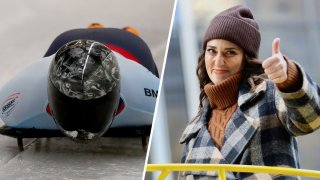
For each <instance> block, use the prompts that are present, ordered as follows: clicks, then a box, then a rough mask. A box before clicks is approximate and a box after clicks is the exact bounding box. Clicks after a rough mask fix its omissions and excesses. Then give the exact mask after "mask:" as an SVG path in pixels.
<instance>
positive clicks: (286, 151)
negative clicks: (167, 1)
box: [180, 5, 320, 179]
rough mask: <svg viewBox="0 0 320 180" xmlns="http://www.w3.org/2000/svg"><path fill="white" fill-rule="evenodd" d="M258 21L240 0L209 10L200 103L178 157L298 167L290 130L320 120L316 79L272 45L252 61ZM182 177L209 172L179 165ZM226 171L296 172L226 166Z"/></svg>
mask: <svg viewBox="0 0 320 180" xmlns="http://www.w3.org/2000/svg"><path fill="white" fill-rule="evenodd" d="M260 39H261V38H260V32H259V27H258V24H257V23H256V22H255V20H254V19H253V16H252V14H251V12H250V10H249V9H248V8H247V7H244V6H241V5H239V6H235V7H232V8H230V9H227V10H225V11H223V12H221V13H220V14H218V15H217V16H215V17H214V18H213V20H212V21H211V23H210V25H209V27H208V29H207V31H206V34H205V36H204V43H203V52H202V53H201V55H200V57H199V59H198V67H197V75H198V78H199V81H200V90H201V93H200V105H199V107H200V110H199V113H198V116H197V117H196V118H194V119H193V120H192V121H191V122H190V123H189V124H188V126H187V128H186V129H185V131H184V133H183V135H182V137H181V140H180V143H183V144H184V151H183V156H182V160H181V161H182V163H212V164H243V165H261V166H282V167H293V168H299V161H298V149H297V143H296V140H295V136H298V135H304V134H308V133H311V132H313V131H314V130H316V129H318V128H319V126H320V117H319V114H320V102H319V92H320V89H319V87H318V86H317V85H316V84H315V83H314V82H313V81H312V80H311V79H310V78H309V77H308V76H307V75H306V73H305V72H304V70H303V69H302V67H301V66H300V65H298V64H297V63H296V62H294V61H293V60H289V59H288V58H286V57H284V56H282V55H281V53H280V50H279V49H280V39H279V38H276V39H275V40H274V41H273V43H272V56H271V57H269V58H267V59H266V60H265V61H264V62H263V64H261V63H259V62H258V61H257V58H258V51H259V46H260ZM180 176H181V177H182V178H186V179H202V178H204V179H207V178H209V179H210V178H215V177H217V175H216V173H214V172H183V173H181V175H180ZM227 176H228V178H230V179H245V178H248V179H274V178H279V177H281V178H283V179H296V177H289V176H281V175H271V174H261V173H255V174H250V173H229V174H228V175H227Z"/></svg>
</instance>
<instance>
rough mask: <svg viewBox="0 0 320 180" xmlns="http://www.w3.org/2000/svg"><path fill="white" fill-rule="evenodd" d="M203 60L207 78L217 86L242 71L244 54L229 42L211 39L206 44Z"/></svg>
mask: <svg viewBox="0 0 320 180" xmlns="http://www.w3.org/2000/svg"><path fill="white" fill-rule="evenodd" d="M204 59H205V64H206V69H207V73H208V75H209V78H210V79H211V81H212V82H213V83H214V84H218V83H220V82H222V81H223V80H225V79H227V78H228V77H230V76H232V75H234V74H236V73H238V72H240V71H241V70H242V66H243V65H242V64H243V62H244V53H243V50H242V49H241V48H240V47H239V46H237V45H236V44H234V43H232V42H230V41H227V40H223V39H212V40H210V41H208V43H207V47H206V51H205V56H204Z"/></svg>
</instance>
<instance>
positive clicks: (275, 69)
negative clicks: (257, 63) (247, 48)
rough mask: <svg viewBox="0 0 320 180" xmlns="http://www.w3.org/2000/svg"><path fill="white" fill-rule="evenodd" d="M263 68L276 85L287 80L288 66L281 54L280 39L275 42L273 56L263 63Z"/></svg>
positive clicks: (273, 43)
mask: <svg viewBox="0 0 320 180" xmlns="http://www.w3.org/2000/svg"><path fill="white" fill-rule="evenodd" d="M262 67H263V69H264V72H265V73H266V74H267V75H268V78H269V79H270V80H272V81H273V82H274V83H277V84H281V83H283V82H284V81H286V80H287V78H288V75H287V69H288V64H287V62H286V60H284V58H283V56H282V54H281V52H280V38H275V39H274V40H273V42H272V56H271V57H269V58H267V59H266V60H265V61H264V62H263V63H262Z"/></svg>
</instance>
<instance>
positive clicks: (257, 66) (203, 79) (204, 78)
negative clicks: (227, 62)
mask: <svg viewBox="0 0 320 180" xmlns="http://www.w3.org/2000/svg"><path fill="white" fill-rule="evenodd" d="M204 56H205V50H204V51H202V53H201V54H200V56H199V58H198V66H197V70H196V74H197V76H198V79H199V84H200V95H199V100H200V104H199V108H202V107H203V104H202V102H203V100H205V99H206V98H207V95H206V93H205V92H204V86H205V85H206V84H208V83H211V80H210V78H209V75H208V73H207V70H206V65H205V60H204ZM244 59H245V64H244V69H243V72H244V74H243V78H242V81H241V84H242V83H245V82H246V80H248V78H249V77H252V76H256V75H261V74H264V70H263V68H262V64H261V62H259V61H258V59H256V58H252V57H249V56H248V55H247V54H245V55H244ZM260 82H261V81H258V82H256V83H257V84H259V83H260ZM251 84H252V83H251Z"/></svg>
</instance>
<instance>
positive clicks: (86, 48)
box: [48, 40, 120, 140]
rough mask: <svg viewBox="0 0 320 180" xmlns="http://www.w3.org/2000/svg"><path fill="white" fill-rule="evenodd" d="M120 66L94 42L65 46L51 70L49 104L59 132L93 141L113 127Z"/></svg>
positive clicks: (78, 42) (76, 41) (56, 57)
mask: <svg viewBox="0 0 320 180" xmlns="http://www.w3.org/2000/svg"><path fill="white" fill-rule="evenodd" d="M119 82H120V73H119V66H118V63H117V60H116V58H115V56H114V55H113V53H112V51H111V50H110V49H108V48H107V47H106V46H105V45H103V44H101V43H99V42H96V41H91V40H75V41H71V42H69V43H67V44H65V45H64V46H62V47H61V48H60V49H59V50H58V51H57V53H56V54H55V56H54V58H53V60H52V62H51V64H50V68H49V78H48V100H49V104H50V108H51V113H52V115H53V118H54V120H55V122H56V124H57V126H58V127H59V129H60V130H61V131H62V132H63V133H64V134H65V135H67V136H69V137H71V138H72V139H74V140H90V139H94V138H97V137H99V136H101V135H103V134H104V133H105V131H106V130H107V129H108V128H109V127H110V125H111V123H112V120H113V118H114V115H115V111H116V109H117V107H118V103H119V96H120V84H119Z"/></svg>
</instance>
